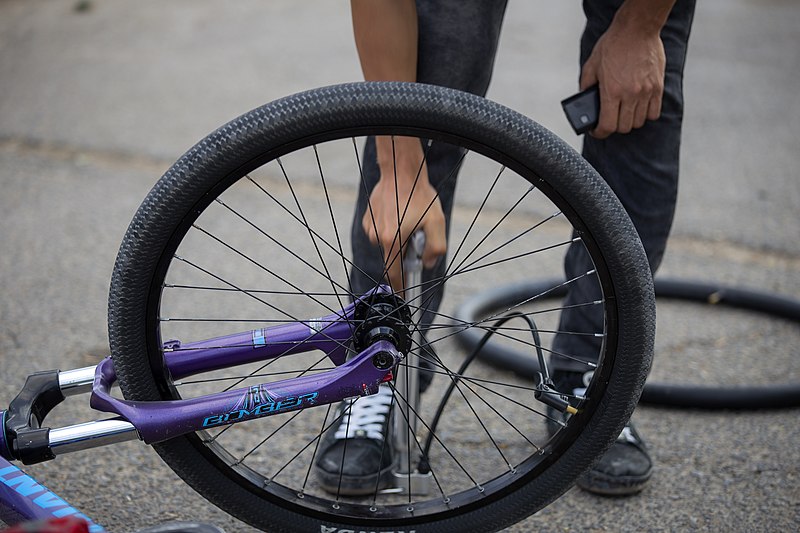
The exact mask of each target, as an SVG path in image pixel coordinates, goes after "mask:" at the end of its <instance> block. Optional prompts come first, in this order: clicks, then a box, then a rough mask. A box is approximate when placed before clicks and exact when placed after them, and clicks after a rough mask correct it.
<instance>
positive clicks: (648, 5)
mask: <svg viewBox="0 0 800 533" xmlns="http://www.w3.org/2000/svg"><path fill="white" fill-rule="evenodd" d="M674 4H675V0H626V1H625V2H624V3H623V4H622V6H621V7H620V8H619V10H618V11H617V13H616V15H615V16H614V20H613V21H612V23H611V25H610V26H609V28H608V30H607V31H606V32H605V33H604V34H603V35H602V36H601V37H600V39H598V41H597V44H596V45H595V47H594V50H592V53H591V55H590V56H589V59H588V60H587V61H586V63H585V64H584V66H583V70H582V71H581V89H582V90H583V89H587V88H589V87H591V86H592V85H595V84H599V85H600V117H599V121H598V125H597V128H595V130H594V131H593V132H592V135H593V136H594V137H597V138H601V139H602V138H605V137H608V136H609V135H611V134H612V133H628V132H630V131H631V130H632V129H634V128H640V127H642V126H643V125H644V123H645V121H646V120H656V119H657V118H658V117H659V116H660V115H661V99H662V96H663V94H664V70H665V67H666V56H665V54H664V44H663V43H662V42H661V35H660V34H661V28H662V27H663V26H664V24H665V23H666V21H667V18H668V17H669V13H670V11H671V10H672V6H673V5H674Z"/></svg>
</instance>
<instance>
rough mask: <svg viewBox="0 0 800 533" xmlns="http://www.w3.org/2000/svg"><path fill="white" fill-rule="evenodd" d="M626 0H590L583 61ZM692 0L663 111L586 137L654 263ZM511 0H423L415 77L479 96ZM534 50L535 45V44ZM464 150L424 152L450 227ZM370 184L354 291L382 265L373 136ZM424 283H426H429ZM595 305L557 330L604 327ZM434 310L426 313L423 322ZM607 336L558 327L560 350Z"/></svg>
mask: <svg viewBox="0 0 800 533" xmlns="http://www.w3.org/2000/svg"><path fill="white" fill-rule="evenodd" d="M621 4H622V0H608V1H600V0H585V1H584V13H585V14H586V27H585V29H584V33H583V36H582V38H581V54H580V58H581V65H583V63H584V62H585V61H586V59H587V58H588V57H589V55H590V53H591V51H592V49H593V48H594V45H595V43H596V42H597V39H598V38H599V37H600V36H601V35H602V34H603V33H604V32H605V31H606V29H607V28H608V26H609V24H610V23H611V20H612V19H613V16H614V13H615V12H616V10H617V9H618V7H619V5H621ZM694 5H695V0H678V1H677V3H676V4H675V7H674V8H673V10H672V13H671V14H670V17H669V20H668V22H667V24H666V25H665V27H664V29H663V30H662V33H661V37H662V40H663V42H664V48H665V52H666V57H667V67H666V76H665V89H664V97H663V104H662V112H661V117H660V118H659V119H658V120H656V121H648V122H647V124H646V125H645V126H644V127H642V128H639V129H636V130H634V131H633V132H631V133H629V134H625V135H622V134H615V135H611V136H610V137H609V138H607V139H605V140H598V139H594V138H592V137H589V136H586V137H585V140H584V146H583V156H584V157H585V158H586V159H587V160H588V161H589V162H590V163H591V164H592V165H593V166H594V168H595V169H596V170H597V171H598V172H599V173H600V175H602V176H603V178H604V179H605V180H606V181H607V182H608V184H609V185H610V186H611V188H612V189H613V190H614V192H615V193H616V194H617V196H618V197H619V199H620V201H621V202H622V204H623V206H624V207H625V209H626V210H627V212H628V214H629V215H630V217H631V219H632V220H633V223H634V225H635V226H636V229H637V231H638V232H639V236H640V237H641V239H642V242H643V244H644V247H645V250H646V252H647V256H648V259H649V262H650V267H651V269H652V270H653V272H655V270H656V269H657V268H658V265H659V264H660V262H661V259H662V257H663V255H664V250H665V248H666V241H667V236H668V235H669V231H670V227H671V225H672V219H673V215H674V212H675V202H676V199H677V190H678V168H679V148H680V137H681V124H682V118H683V67H684V62H685V59H686V49H687V43H688V39H689V32H690V29H691V25H692V18H693V14H694ZM505 8H506V1H505V0H500V1H486V0H428V1H425V0H417V11H418V16H419V59H418V67H417V81H419V82H423V83H430V84H435V85H443V86H446V87H451V88H455V89H460V90H463V91H468V92H471V93H474V94H478V95H480V96H484V95H485V94H486V90H487V89H488V87H489V81H490V79H491V75H492V68H493V66H494V58H495V53H496V51H497V43H498V39H499V37H500V29H501V26H502V22H503V15H504V13H505ZM532 53H533V52H532ZM460 157H461V152H460V150H458V149H455V148H453V147H450V146H441V145H436V144H434V145H433V147H432V148H431V149H430V152H429V153H428V156H427V164H428V175H429V178H430V180H431V183H432V184H433V185H434V186H435V187H436V188H437V190H438V191H439V195H440V200H441V202H442V208H443V209H444V212H445V216H446V217H447V223H448V230H449V224H450V213H451V210H452V205H453V196H454V191H455V183H456V177H455V175H454V172H453V170H454V167H455V166H457V163H458V161H459V159H460ZM363 166H364V176H365V183H364V186H361V187H359V197H358V202H357V205H356V211H355V216H354V222H353V226H352V242H353V257H354V258H355V261H356V263H357V264H358V265H359V269H360V270H361V271H363V272H360V271H359V269H353V271H352V272H351V282H352V285H353V290H354V291H355V292H356V293H357V294H358V293H361V292H366V291H367V290H369V289H370V288H372V287H374V286H375V283H376V281H375V280H376V279H380V277H381V274H382V272H383V262H382V259H381V254H380V251H379V250H378V249H377V247H374V246H372V245H371V243H370V242H369V240H368V239H367V237H366V235H365V234H364V232H363V229H362V228H361V219H362V216H363V214H364V212H365V210H366V206H367V199H368V197H369V192H370V191H371V190H372V187H374V185H375V183H376V182H377V180H378V178H379V172H378V165H377V162H376V160H375V145H374V141H373V140H372V139H370V140H368V142H367V146H366V148H365V151H364V164H363ZM445 264H446V261H440V262H439V267H438V268H436V269H433V270H431V271H427V270H426V271H425V272H424V273H423V282H424V283H425V282H426V281H427V282H428V283H430V281H431V280H435V279H436V278H438V277H441V275H442V273H443V270H444V265H445ZM564 268H565V273H566V276H567V279H571V278H573V277H575V276H576V273H579V272H586V271H588V270H590V269H591V268H592V267H591V262H590V260H589V258H588V256H587V255H586V253H585V251H584V249H583V246H582V245H580V244H576V245H573V246H571V247H570V248H569V250H568V252H567V254H566V257H565V264H564ZM423 290H425V289H424V287H423ZM593 290H596V289H593V284H592V283H591V282H590V283H580V282H579V283H574V284H572V286H571V288H570V292H569V294H568V295H567V297H566V301H565V306H568V305H570V303H574V302H585V301H587V298H588V299H591V300H594V299H596V295H594V294H592V292H593ZM441 296H442V294H441V290H439V292H438V293H437V294H436V295H435V297H434V298H432V299H431V302H430V306H429V309H431V310H436V309H438V306H439V303H440V301H441ZM597 311H598V309H595V312H592V307H591V306H589V307H576V308H573V309H567V310H565V311H564V312H563V313H562V314H561V324H560V327H559V330H560V331H571V332H595V331H602V330H603V316H602V313H598V312H597ZM428 319H429V317H424V318H423V321H426V320H428ZM599 342H600V339H598V338H595V337H592V336H582V335H557V336H556V339H555V341H554V345H553V351H554V352H560V353H568V354H572V355H573V356H578V357H581V358H585V359H587V360H593V359H595V358H596V357H597V354H598V349H599ZM552 367H553V368H554V369H560V370H580V371H583V370H585V368H586V367H585V365H582V364H581V363H579V362H576V361H573V360H569V359H565V358H562V357H558V356H557V355H554V356H552Z"/></svg>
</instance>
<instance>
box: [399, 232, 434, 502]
mask: <svg viewBox="0 0 800 533" xmlns="http://www.w3.org/2000/svg"><path fill="white" fill-rule="evenodd" d="M424 248H425V234H424V233H423V232H422V231H421V230H419V231H417V232H415V233H414V234H413V235H412V236H411V238H410V239H409V243H408V247H407V249H406V252H405V256H404V257H403V274H404V276H405V280H404V282H405V283H404V285H405V286H406V287H407V288H406V289H405V291H404V294H403V298H404V299H405V301H406V302H411V306H410V307H411V309H415V310H414V311H413V312H412V315H411V319H412V322H413V323H415V324H419V322H420V320H422V309H421V307H420V303H419V299H420V294H421V292H422V251H423V249H424ZM411 335H412V342H411V349H410V350H409V353H407V354H405V356H406V357H405V361H406V367H405V368H398V369H397V372H396V374H397V378H396V380H395V389H396V390H397V391H398V393H399V396H401V397H402V398H403V399H401V398H396V400H395V401H396V407H395V410H396V411H395V414H394V421H393V423H394V449H395V452H396V453H397V456H398V466H397V470H396V471H395V472H394V478H395V479H394V482H395V490H396V489H398V488H399V489H402V491H403V492H410V493H411V494H420V495H424V494H428V492H429V490H430V483H429V479H430V476H431V474H430V473H427V474H420V473H418V472H417V471H416V466H415V465H414V461H413V459H412V458H414V457H417V455H418V452H419V446H418V444H417V438H416V434H417V426H418V424H417V415H416V413H418V412H419V404H420V398H419V362H420V357H419V350H420V348H421V346H422V343H423V338H422V332H421V331H420V328H419V327H413V326H412V328H411Z"/></svg>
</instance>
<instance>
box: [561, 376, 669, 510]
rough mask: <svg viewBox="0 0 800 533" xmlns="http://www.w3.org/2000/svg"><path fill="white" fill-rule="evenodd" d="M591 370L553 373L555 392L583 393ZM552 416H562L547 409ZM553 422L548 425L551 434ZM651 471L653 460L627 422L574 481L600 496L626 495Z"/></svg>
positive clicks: (635, 490) (636, 489) (640, 485)
mask: <svg viewBox="0 0 800 533" xmlns="http://www.w3.org/2000/svg"><path fill="white" fill-rule="evenodd" d="M590 379H591V373H589V372H587V373H586V374H581V373H579V372H557V371H556V372H554V373H553V382H554V383H555V385H556V388H557V389H558V390H559V391H571V392H572V394H575V395H579V396H582V395H583V394H584V393H585V392H586V387H587V386H588V381H589V380H590ZM548 414H549V415H551V416H552V417H554V418H555V417H558V416H562V417H563V416H564V415H561V414H560V413H557V412H556V411H555V410H554V409H552V410H551V409H549V410H548ZM557 427H558V426H557V425H556V424H553V423H549V424H548V428H549V429H550V433H551V434H553V433H554V432H555V430H556V429H557ZM652 473H653V461H652V460H651V459H650V455H649V453H648V452H647V447H646V446H645V443H644V441H643V440H642V438H641V436H640V435H639V433H638V432H637V431H636V428H634V426H633V422H631V421H628V423H627V424H626V425H625V427H624V428H623V429H622V432H621V433H620V434H619V437H617V440H616V441H615V442H614V443H613V444H612V445H611V448H609V449H608V451H607V452H606V453H605V455H603V457H601V458H600V460H599V461H597V463H596V464H595V465H594V466H593V467H592V468H591V469H590V470H589V471H588V472H587V473H585V474H584V475H582V476H581V477H580V478H579V479H578V482H577V485H578V487H580V488H581V489H583V490H585V491H587V492H591V493H593V494H599V495H602V496H629V495H632V494H637V493H639V492H641V491H642V489H644V487H645V485H647V482H648V481H649V480H650V476H651V475H652Z"/></svg>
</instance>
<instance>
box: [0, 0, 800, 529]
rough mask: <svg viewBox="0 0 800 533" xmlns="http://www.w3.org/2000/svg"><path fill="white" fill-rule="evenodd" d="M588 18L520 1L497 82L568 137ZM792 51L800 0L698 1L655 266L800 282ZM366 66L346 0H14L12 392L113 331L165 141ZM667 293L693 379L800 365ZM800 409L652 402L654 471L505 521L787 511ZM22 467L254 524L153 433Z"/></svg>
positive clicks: (75, 496)
mask: <svg viewBox="0 0 800 533" xmlns="http://www.w3.org/2000/svg"><path fill="white" fill-rule="evenodd" d="M580 26H581V14H580V11H579V6H578V3H577V2H558V3H556V2H544V1H543V0H537V1H531V2H523V1H519V0H518V1H516V2H511V5H510V6H509V14H508V16H507V19H506V27H505V33H504V36H503V41H502V45H501V50H500V54H499V57H498V63H497V69H496V76H495V79H494V82H493V85H492V88H491V91H490V97H491V98H493V99H495V100H497V101H500V102H501V103H504V104H506V105H509V106H510V107H512V108H515V109H518V110H520V111H522V112H523V113H525V114H527V115H529V116H531V117H533V118H535V119H536V120H538V121H540V122H542V123H543V124H544V125H545V126H547V127H549V128H551V129H552V130H554V131H555V132H556V133H558V134H559V135H561V136H562V137H564V138H565V139H567V140H568V141H569V142H571V143H573V144H576V145H577V142H578V139H577V138H576V137H575V136H574V135H572V134H571V133H570V132H569V130H568V128H567V126H566V122H565V121H564V119H563V118H562V116H561V112H560V108H559V105H558V102H559V101H560V100H561V99H562V98H563V97H565V96H566V95H568V94H571V93H572V92H574V90H575V86H576V81H575V80H576V76H577V68H576V66H575V59H576V55H577V44H576V42H577V37H578V35H579V31H580ZM798 51H800V5H798V4H796V3H795V2H792V1H791V0H771V1H769V2H752V1H749V0H707V1H705V2H700V5H699V6H698V12H697V16H696V21H695V27H694V31H693V36H692V42H691V46H690V57H689V62H688V66H687V75H686V100H687V112H686V122H685V137H684V139H685V141H684V151H683V159H682V172H683V181H682V189H681V195H680V204H679V209H678V214H677V220H676V224H675V232H674V239H673V241H672V245H671V247H670V249H669V251H668V255H667V258H666V260H665V264H664V267H663V271H662V273H663V275H665V276H671V277H681V278H691V279H699V280H703V281H720V282H723V283H725V284H730V285H741V286H747V287H751V288H755V289H763V290H767V291H770V292H777V293H781V294H784V295H786V296H791V297H800V238H799V237H800V232H799V231H798V226H800V178H799V177H798V175H797V170H796V164H797V161H798V156H797V153H798V148H800V99H798V96H797V87H798V86H800V75H798V72H800V54H799V53H798ZM358 78H359V70H358V65H357V61H356V57H355V50H354V47H353V45H352V42H351V38H350V27H349V16H348V6H347V3H346V2H344V1H336V2H324V1H315V2H303V3H296V2H289V1H280V2H277V1H276V2H269V3H267V2H256V1H244V2H236V3H227V4H225V6H224V7H223V6H222V4H220V3H214V2H210V1H206V0H202V1H198V0H194V1H190V0H184V1H176V2H170V3H163V2H144V3H142V2H137V3H134V2H121V1H104V2H99V1H98V2H93V1H88V2H87V1H84V2H77V1H76V0H69V1H67V0H65V1H53V2H42V1H23V0H3V1H2V2H0V186H1V187H2V189H1V190H2V192H1V193H0V265H2V266H1V268H0V287H2V293H0V317H2V319H0V361H2V368H3V371H4V376H5V379H4V382H3V383H2V384H0V398H6V399H10V398H11V397H12V396H13V394H14V393H15V392H16V391H17V389H18V387H19V386H20V385H21V384H22V383H23V381H24V378H25V376H26V375H27V374H28V373H30V372H33V371H35V370H39V369H44V368H54V367H60V368H70V367H76V366H85V365H89V364H93V363H94V362H96V361H97V360H98V358H99V357H101V356H102V355H105V354H106V353H107V337H106V335H107V334H106V325H105V315H106V291H107V287H108V281H109V277H110V272H111V268H112V265H113V261H114V257H115V254H116V249H117V246H118V243H119V240H120V239H121V237H122V234H123V233H124V231H125V228H126V226H127V223H128V221H129V220H130V218H131V216H132V214H133V212H134V210H135V209H136V207H137V205H138V203H139V202H140V200H141V199H142V198H143V197H144V195H145V194H146V192H147V191H148V189H149V188H150V186H151V185H152V184H153V183H154V182H155V180H156V179H157V178H158V176H159V175H160V174H161V173H162V172H163V171H164V170H165V169H166V168H167V167H168V165H169V163H170V162H171V161H173V160H174V159H176V158H177V157H178V156H179V155H180V154H181V153H182V152H183V151H184V150H185V149H186V148H187V147H189V146H190V145H191V144H193V143H194V142H195V141H196V140H198V139H200V138H201V137H202V136H204V135H205V134H206V133H208V132H209V131H211V130H212V129H214V128H215V127H216V126H218V125H220V124H222V123H224V122H225V121H227V120H228V119H230V118H232V117H234V116H236V115H237V114H239V113H241V112H244V111H246V110H248V109H250V108H252V107H255V106H257V105H259V104H262V103H264V102H267V101H269V100H272V99H274V98H277V97H280V96H283V95H285V94H289V93H292V92H295V91H298V90H302V89H306V88H310V87H315V86H320V85H326V84H331V83H336V82H342V81H349V80H355V79H358ZM663 309H664V312H662V313H661V314H660V317H659V339H658V348H657V349H658V352H659V354H660V357H659V360H658V361H657V363H656V368H655V369H654V374H655V377H657V378H658V379H660V380H668V379H680V380H685V381H689V380H690V379H689V378H690V376H689V377H686V378H684V377H682V376H678V378H676V373H677V372H683V373H684V374H685V373H686V368H687V366H684V365H682V364H681V362H682V361H684V362H686V361H691V360H692V356H693V355H694V354H698V355H700V354H702V353H703V351H706V350H707V351H713V352H714V353H715V354H717V355H716V357H717V358H718V360H717V361H716V363H714V364H716V365H719V368H720V369H723V368H728V367H730V366H733V365H740V366H741V368H742V369H743V371H742V373H741V374H744V372H745V371H747V372H750V371H751V370H753V371H757V372H755V374H756V375H757V376H762V378H763V376H766V378H763V379H767V378H769V379H776V380H778V381H785V380H793V381H794V382H797V381H798V380H800V364H799V363H798V358H797V357H796V355H797V343H798V341H800V334H799V333H798V328H797V326H796V325H794V324H788V323H784V322H781V321H774V320H767V319H763V318H762V317H756V316H753V315H749V314H741V313H739V314H736V313H733V314H721V315H719V316H717V315H716V313H717V312H716V311H714V310H710V311H709V310H706V309H693V308H691V307H685V306H676V305H674V304H670V305H669V306H666V305H665V306H664V308H663ZM711 314H714V316H713V317H712V316H711ZM681 357H684V358H685V359H681ZM662 361H663V362H662ZM689 364H690V363H689V362H687V365H689ZM712 373H713V372H712ZM744 382H745V381H744V379H742V380H741V381H737V383H739V384H743V383H744ZM798 414H800V411H798V410H797V409H791V410H781V411H765V412H713V413H708V412H699V411H688V412H687V411H678V410H670V409H656V408H652V407H642V408H640V409H639V410H638V411H637V414H636V415H635V418H636V420H637V421H638V424H639V428H640V430H641V431H642V433H643V434H644V435H645V436H646V437H647V439H648V441H649V442H650V444H651V447H652V450H653V455H654V458H655V460H656V462H657V470H656V472H655V475H654V478H653V481H652V484H651V485H650V487H649V488H648V489H647V490H646V491H645V492H644V493H643V494H641V495H640V496H637V497H634V498H630V499H610V500H609V499H601V498H596V497H592V496H589V495H587V494H585V493H582V492H580V491H578V490H577V489H573V490H572V491H570V492H569V493H567V495H565V496H564V497H563V498H562V499H560V500H559V501H557V502H556V503H554V504H553V505H551V506H550V507H548V508H546V509H545V510H543V511H541V512H540V513H538V514H537V515H536V516H534V517H532V518H530V519H528V520H527V521H525V522H523V523H522V524H519V525H517V526H515V527H514V528H511V530H513V531H531V530H540V531H639V530H646V531H683V530H707V531H712V530H713V531H790V530H796V529H797V528H798V525H800V479H799V478H798V475H799V474H798V466H797V465H798V464H799V463H800V447H798V445H797V443H798V442H800V425H798ZM62 416H63V417H64V418H65V419H66V418H69V417H71V416H90V414H89V413H87V410H86V409H84V408H82V407H80V406H72V407H67V408H66V409H64V413H63V414H62ZM30 471H31V473H32V474H34V475H35V476H37V477H40V478H41V479H42V480H43V481H44V482H45V483H46V484H48V485H49V486H50V487H51V488H53V489H54V490H56V491H57V492H59V493H60V494H61V495H63V496H64V497H66V498H67V499H69V500H70V501H71V502H73V503H74V504H75V505H77V506H78V507H79V508H81V509H83V510H84V511H85V512H86V513H87V514H89V515H91V516H94V517H96V518H97V519H98V520H99V521H100V522H102V523H103V524H106V525H108V526H109V527H110V528H111V529H112V530H114V531H131V530H134V529H136V528H138V527H142V526H144V525H148V524H153V523H156V522H159V521H162V520H165V519H187V518H197V519H203V520H207V521H211V522H214V523H217V524H219V525H221V526H222V527H224V528H226V529H227V530H228V531H246V530H247V527H246V526H244V525H242V524H241V523H238V522H236V521H234V520H233V519H231V518H230V517H228V516H227V515H225V514H224V513H222V512H220V511H217V510H215V509H214V508H213V507H211V506H210V505H209V504H207V503H205V502H204V501H203V500H202V499H200V498H199V497H198V496H197V495H195V494H194V493H193V492H192V491H191V490H190V489H188V488H186V487H185V486H183V485H182V484H181V483H180V482H179V481H178V480H177V478H176V477H175V476H174V475H173V474H172V473H171V471H169V469H168V468H166V467H165V466H164V465H163V464H162V463H161V462H160V460H159V459H158V458H157V457H156V455H155V454H154V453H153V452H152V451H151V450H149V449H148V448H146V447H145V446H142V445H139V444H135V443H128V444H124V445H120V446H115V447H112V448H107V449H99V450H95V451H92V452H86V453H80V454H74V455H71V456H65V457H63V458H59V459H58V461H56V462H54V463H50V464H45V465H40V466H36V467H33V468H31V469H30Z"/></svg>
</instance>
